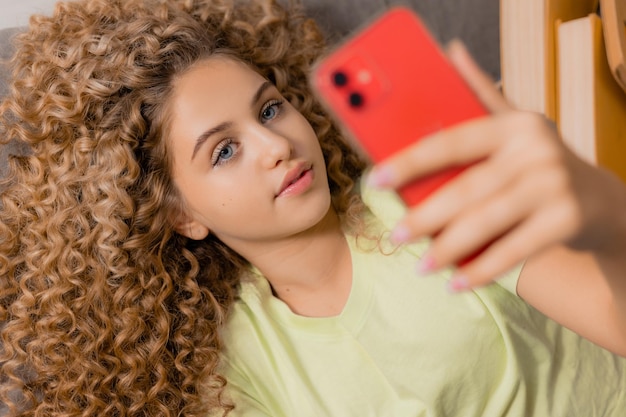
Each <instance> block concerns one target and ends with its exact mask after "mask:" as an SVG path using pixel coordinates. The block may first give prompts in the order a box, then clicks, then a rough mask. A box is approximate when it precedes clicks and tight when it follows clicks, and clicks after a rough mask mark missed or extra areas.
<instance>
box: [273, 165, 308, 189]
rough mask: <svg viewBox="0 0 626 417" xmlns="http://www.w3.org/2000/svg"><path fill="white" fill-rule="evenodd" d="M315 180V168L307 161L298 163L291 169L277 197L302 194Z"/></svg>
mask: <svg viewBox="0 0 626 417" xmlns="http://www.w3.org/2000/svg"><path fill="white" fill-rule="evenodd" d="M312 182H313V169H312V167H310V166H309V165H307V164H305V163H300V164H298V165H297V166H296V167H295V168H293V169H291V170H289V172H287V175H285V178H284V179H283V182H282V184H281V186H280V191H279V192H278V193H277V194H276V197H285V196H288V195H295V194H300V193H302V192H303V191H305V190H306V189H308V188H309V186H310V185H311V183H312Z"/></svg>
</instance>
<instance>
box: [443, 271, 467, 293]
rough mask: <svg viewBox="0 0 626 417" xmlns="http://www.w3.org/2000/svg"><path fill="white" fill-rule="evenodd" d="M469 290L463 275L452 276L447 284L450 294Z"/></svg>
mask: <svg viewBox="0 0 626 417" xmlns="http://www.w3.org/2000/svg"><path fill="white" fill-rule="evenodd" d="M469 288H470V285H469V280H468V279H467V277H466V276H465V275H454V276H453V277H452V278H451V279H450V281H449V282H448V291H450V292H452V293H457V292H462V291H466V290H468V289H469Z"/></svg>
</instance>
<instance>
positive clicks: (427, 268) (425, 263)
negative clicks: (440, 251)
mask: <svg viewBox="0 0 626 417" xmlns="http://www.w3.org/2000/svg"><path fill="white" fill-rule="evenodd" d="M436 267H437V262H436V261H435V258H433V257H432V256H431V255H429V254H425V255H424V257H422V259H420V261H419V263H418V264H417V272H419V273H420V274H428V273H429V272H432V271H434V270H435V268H436Z"/></svg>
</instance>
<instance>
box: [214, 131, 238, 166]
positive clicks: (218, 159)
mask: <svg viewBox="0 0 626 417" xmlns="http://www.w3.org/2000/svg"><path fill="white" fill-rule="evenodd" d="M233 144H235V141H234V140H233V139H231V138H227V139H224V140H223V141H221V142H220V143H219V144H218V145H217V146H216V147H215V150H213V155H212V156H211V165H213V166H214V167H215V166H219V165H223V164H226V163H228V162H231V161H232V160H233V158H235V157H236V156H237V154H238V152H237V149H235V150H234V151H233V156H231V157H230V158H228V159H223V158H222V151H223V150H224V149H226V148H227V147H229V146H231V145H233Z"/></svg>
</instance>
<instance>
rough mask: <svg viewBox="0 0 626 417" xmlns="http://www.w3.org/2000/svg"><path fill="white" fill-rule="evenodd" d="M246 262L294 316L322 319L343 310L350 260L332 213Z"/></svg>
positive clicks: (350, 266)
mask: <svg viewBox="0 0 626 417" xmlns="http://www.w3.org/2000/svg"><path fill="white" fill-rule="evenodd" d="M244 256H245V255H244ZM247 259H248V260H249V261H250V262H251V263H252V264H253V265H255V266H256V267H257V268H258V269H259V270H260V271H261V273H262V274H263V275H264V276H265V277H266V278H267V280H268V281H269V282H270V284H271V286H272V288H273V290H274V293H275V295H276V296H277V297H278V298H280V299H281V300H282V301H284V302H285V303H286V304H287V305H288V306H289V307H290V308H291V310H292V311H293V312H294V313H296V314H300V315H304V316H312V317H323V316H334V315H337V314H339V313H340V312H341V311H342V310H343V307H344V305H345V303H346V301H347V298H348V295H349V293H350V289H351V286H352V259H351V257H350V249H349V246H348V242H347V241H346V239H345V237H344V234H343V231H342V229H341V225H340V222H339V218H338V216H337V214H336V213H335V212H334V210H329V212H328V213H327V214H326V216H325V217H324V219H322V221H321V222H319V223H318V224H317V225H316V226H315V227H313V228H311V229H309V230H307V231H305V232H303V233H300V234H298V235H295V236H292V237H290V238H289V239H286V240H283V241H281V242H279V243H277V244H275V245H270V247H269V248H266V249H265V250H263V251H262V252H260V254H257V255H256V256H252V257H247Z"/></svg>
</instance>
